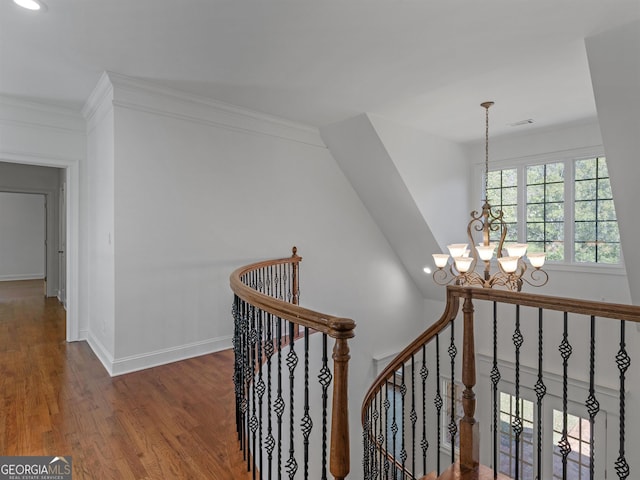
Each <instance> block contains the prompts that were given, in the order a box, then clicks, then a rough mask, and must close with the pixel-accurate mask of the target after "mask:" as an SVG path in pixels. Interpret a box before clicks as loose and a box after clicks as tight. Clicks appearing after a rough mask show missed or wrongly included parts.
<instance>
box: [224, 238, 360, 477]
mask: <svg viewBox="0 0 640 480" xmlns="http://www.w3.org/2000/svg"><path fill="white" fill-rule="evenodd" d="M301 260H302V257H300V256H298V255H297V249H296V247H293V255H292V256H291V257H287V258H280V259H276V260H267V261H261V262H256V263H253V264H250V265H246V266H243V267H240V268H238V269H236V270H235V271H234V272H233V273H232V274H231V276H230V285H231V289H232V290H233V292H234V294H235V297H236V301H235V302H234V309H235V314H236V315H237V316H238V319H239V320H240V321H244V322H245V323H244V324H243V325H244V326H241V327H240V328H237V329H236V330H237V331H239V334H240V335H241V336H242V335H244V336H243V337H242V338H239V339H235V338H234V345H239V347H238V348H237V350H238V351H240V354H241V355H242V354H245V355H246V356H248V357H249V358H244V359H243V360H240V361H238V360H237V363H239V367H238V370H237V376H238V378H239V379H240V381H239V382H238V383H239V385H240V391H238V390H237V392H236V397H237V398H236V404H237V407H236V408H237V410H238V409H240V410H239V413H237V415H240V427H239V428H240V429H241V430H242V429H246V435H247V436H248V434H249V430H251V432H252V436H253V437H252V438H253V439H254V440H253V441H254V444H253V449H254V450H256V448H257V447H256V445H255V437H256V429H257V428H258V426H257V425H256V423H255V422H257V420H256V418H255V412H254V416H253V418H251V419H250V418H249V416H248V415H247V414H245V412H244V410H242V408H243V406H244V407H245V408H246V401H247V398H248V397H250V396H251V395H250V394H248V393H246V394H245V391H244V390H243V389H248V387H249V386H251V389H252V392H253V393H252V395H253V396H252V398H253V401H254V405H253V408H254V409H255V398H256V396H260V400H259V401H260V402H262V400H261V399H262V394H264V389H265V387H264V384H263V383H262V382H263V379H262V378H261V377H258V380H257V382H256V381H254V378H252V377H254V376H255V375H256V373H257V374H258V375H260V368H261V367H262V365H263V364H264V361H265V359H266V358H271V355H275V354H274V349H277V351H278V352H280V348H281V346H282V345H284V344H287V345H288V346H289V349H290V350H289V353H288V354H287V355H286V364H287V368H288V369H289V375H288V377H289V382H290V385H291V389H293V378H294V377H293V375H294V373H293V372H294V369H295V365H296V364H297V363H298V356H297V355H296V354H295V353H294V344H295V338H296V337H297V331H298V330H297V329H298V327H305V328H306V329H305V332H304V340H305V341H304V348H305V352H304V355H303V356H304V362H305V365H304V368H305V372H304V375H305V394H304V396H305V399H304V406H305V415H304V418H303V419H302V422H301V427H302V433H303V435H305V436H306V438H305V441H304V448H305V460H304V468H305V469H306V468H307V453H306V452H307V449H308V435H309V433H310V431H311V428H312V421H311V418H310V417H309V416H308V411H307V410H308V402H309V392H308V384H307V382H308V378H309V372H308V367H309V363H308V362H309V360H308V350H307V349H308V346H309V337H308V335H309V333H310V331H316V332H320V333H322V334H323V344H324V346H323V359H322V361H323V367H322V370H321V371H320V375H318V379H319V381H320V384H321V385H322V387H323V391H324V393H323V398H322V401H323V412H326V407H327V406H326V400H327V395H326V391H327V388H328V385H329V384H330V383H331V382H332V381H333V390H332V400H331V403H332V409H331V420H330V422H331V441H330V453H329V466H330V471H331V474H332V475H333V477H334V478H335V479H336V480H343V479H344V478H345V477H346V476H347V475H348V473H349V470H350V453H349V417H348V415H349V409H348V366H349V359H350V355H349V345H348V342H347V341H348V339H349V338H352V337H353V336H354V328H355V326H356V324H355V322H354V321H353V320H351V319H350V318H341V317H335V316H332V315H326V314H324V313H320V312H316V311H314V310H309V309H307V308H304V307H301V306H299V305H298V298H299V285H298V282H299V276H298V267H299V263H300V261H301ZM278 269H284V272H285V273H283V270H278ZM283 275H284V277H283ZM279 282H280V283H279ZM282 282H284V283H285V284H286V286H285V287H284V288H286V289H287V291H286V294H284V295H283V291H282V290H283V286H282ZM277 285H279V287H278V286H277ZM278 289H279V295H278ZM260 290H262V291H260ZM274 291H275V293H274ZM265 292H266V293H265ZM268 293H273V294H274V295H269V294H268ZM278 296H279V298H277V297H278ZM283 297H286V298H283ZM240 304H242V305H244V307H242V311H243V312H245V313H244V315H242V314H239V313H238V312H239V310H240V307H238V306H237V305H240ZM247 312H249V313H247ZM256 312H266V313H267V314H271V315H272V316H273V317H274V318H277V319H278V320H277V321H278V325H279V322H280V321H281V320H284V321H286V322H288V324H289V325H290V329H289V333H285V335H286V339H285V338H284V335H283V336H282V337H281V336H280V333H278V334H277V340H275V339H274V338H273V335H274V333H273V332H272V333H271V335H272V337H269V338H270V340H269V341H267V340H266V339H265V340H261V338H262V337H261V334H260V330H257V332H256V331H255V328H256V327H255V325H256V324H259V325H262V324H261V323H260V322H261V321H262V320H260V319H262V318H263V317H270V316H269V315H264V316H263V315H262V314H261V313H256ZM243 317H244V318H243ZM246 317H250V320H247V318H246ZM247 322H251V324H249V323H247ZM259 328H260V326H258V329H259ZM267 328H269V327H267ZM278 328H280V327H278ZM267 331H268V330H267ZM256 333H257V339H256ZM327 337H331V338H333V339H335V344H334V346H333V356H332V357H333V373H331V372H330V370H329V369H328V368H327V365H326V360H327V358H326V357H327V355H326V349H327V342H326V339H327ZM234 349H236V348H235V347H234ZM283 356H284V355H283ZM236 357H238V354H236ZM279 357H280V354H279V353H278V358H279ZM278 362H280V360H278ZM269 365H270V364H269ZM267 368H270V366H268V367H267ZM278 368H280V366H279V365H278ZM279 376H280V375H279ZM245 377H247V378H246V379H245ZM269 381H270V380H269ZM278 382H280V380H278ZM278 389H279V390H280V383H278ZM290 391H291V390H290ZM293 395H294V394H293V393H291V398H290V406H291V407H290V408H291V409H292V410H291V416H293V400H294V397H293ZM267 398H268V400H267V401H268V402H270V400H269V399H271V397H270V394H268V397H267ZM273 401H274V402H275V403H273V404H269V405H268V406H267V407H268V408H273V409H274V410H275V412H276V414H277V415H278V418H280V416H281V415H282V412H283V410H284V406H283V405H284V402H283V400H282V398H281V397H280V394H278V399H277V400H273ZM258 410H259V411H261V409H260V408H258ZM260 428H261V427H260ZM269 428H270V427H269ZM290 428H291V430H290V434H291V435H293V433H292V432H293V428H294V427H293V426H291V427H290ZM244 434H245V431H244V430H243V432H239V435H240V438H242V436H243V435H244ZM269 435H270V434H269ZM278 435H279V434H278ZM279 442H280V440H278V443H279ZM291 442H292V443H293V437H291ZM273 444H274V438H273V437H272V436H270V437H267V438H266V439H265V443H264V445H265V448H267V449H268V448H271V450H273ZM247 445H248V444H246V442H245V443H243V446H241V448H242V449H243V450H244V447H245V446H247ZM260 445H261V446H260V447H259V448H258V450H260V448H262V445H263V444H262V443H260ZM325 446H326V443H325V438H324V435H323V462H322V463H323V468H324V460H325V456H324V452H325ZM247 448H249V447H248V446H247ZM290 448H291V450H290V452H293V446H291V447H290ZM254 454H257V452H254ZM254 458H255V457H254ZM260 459H262V456H261V455H260ZM261 461H262V460H260V462H261ZM260 465H262V464H261V463H260ZM284 467H285V469H286V470H287V473H288V474H289V476H290V477H291V476H293V475H295V471H296V470H297V468H298V467H297V464H296V461H295V458H294V456H293V453H290V457H289V459H288V460H287V462H286V464H285V465H284ZM254 468H257V467H256V465H255V461H254ZM268 468H269V469H270V468H271V467H270V466H269V467H268ZM305 475H306V472H305ZM305 478H306V477H305ZM322 478H326V476H325V473H324V472H323V474H322Z"/></svg>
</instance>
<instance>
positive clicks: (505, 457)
mask: <svg viewBox="0 0 640 480" xmlns="http://www.w3.org/2000/svg"><path fill="white" fill-rule="evenodd" d="M519 402H520V405H519V408H518V414H519V415H516V397H515V396H514V395H509V394H508V393H504V392H500V429H499V435H500V440H499V452H498V464H499V472H500V473H504V474H505V475H508V476H510V477H512V478H515V474H516V461H517V459H519V461H520V465H519V473H520V475H519V478H521V479H522V480H533V451H534V449H533V402H530V401H529V400H525V399H523V398H521V399H519ZM518 416H519V418H520V420H521V422H522V432H521V434H520V444H519V450H520V451H519V452H516V434H515V432H514V430H513V424H514V421H515V420H516V418H517V417H518Z"/></svg>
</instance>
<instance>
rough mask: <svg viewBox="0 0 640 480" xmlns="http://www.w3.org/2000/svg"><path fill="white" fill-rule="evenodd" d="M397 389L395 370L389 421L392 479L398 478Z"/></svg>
mask: <svg viewBox="0 0 640 480" xmlns="http://www.w3.org/2000/svg"><path fill="white" fill-rule="evenodd" d="M397 397H398V395H397V391H396V372H393V421H392V422H391V433H392V434H393V450H392V455H393V478H394V480H395V479H397V478H398V460H397V459H396V438H397V436H398V423H397V422H396V411H397V409H396V399H397Z"/></svg>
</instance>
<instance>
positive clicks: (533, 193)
mask: <svg viewBox="0 0 640 480" xmlns="http://www.w3.org/2000/svg"><path fill="white" fill-rule="evenodd" d="M543 202H544V185H528V186H527V203H543Z"/></svg>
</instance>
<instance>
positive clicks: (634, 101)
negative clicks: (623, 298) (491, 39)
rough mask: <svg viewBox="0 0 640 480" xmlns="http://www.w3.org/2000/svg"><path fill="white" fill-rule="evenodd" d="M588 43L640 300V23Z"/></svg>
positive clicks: (633, 288) (630, 267) (632, 282)
mask: <svg viewBox="0 0 640 480" xmlns="http://www.w3.org/2000/svg"><path fill="white" fill-rule="evenodd" d="M585 43H586V48H587V56H588V58H589V69H590V71H591V82H592V85H593V92H594V96H595V99H596V107H597V109H598V118H599V120H600V127H601V130H602V138H603V140H604V148H605V152H606V154H607V165H608V167H609V174H610V175H611V187H612V189H613V195H614V200H615V204H616V213H617V215H618V224H619V226H620V241H621V244H622V251H623V254H624V259H625V263H626V265H627V272H628V274H629V287H630V290H631V297H632V299H633V302H634V303H635V304H640V253H639V252H638V248H637V244H638V237H640V224H638V204H639V203H640V190H639V189H638V179H640V162H638V152H639V151H640V22H638V21H636V22H634V23H632V24H629V25H625V26H623V27H620V28H618V29H615V30H612V31H610V32H605V33H602V34H600V35H596V36H593V37H590V38H587V39H586V41H585Z"/></svg>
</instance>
